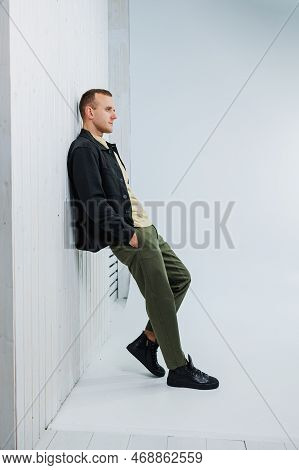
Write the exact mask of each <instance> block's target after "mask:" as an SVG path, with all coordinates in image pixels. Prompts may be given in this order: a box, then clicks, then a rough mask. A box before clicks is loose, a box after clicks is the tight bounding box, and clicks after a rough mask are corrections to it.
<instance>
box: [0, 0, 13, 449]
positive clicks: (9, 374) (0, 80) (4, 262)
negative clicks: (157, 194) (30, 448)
mask: <svg viewBox="0 0 299 470" xmlns="http://www.w3.org/2000/svg"><path fill="white" fill-rule="evenodd" d="M8 8H9V5H8V0H5V1H4V2H3V3H2V4H0V84H1V86H0V103H1V106H0V254H1V262H0V397H1V399H0V449H1V448H3V447H4V443H7V444H6V445H7V447H8V448H10V449H13V448H14V447H15V435H14V433H13V432H12V431H13V429H14V427H15V413H14V410H15V398H16V397H15V380H14V360H15V354H14V318H13V312H12V310H13V267H12V219H11V217H12V214H11V206H12V193H11V158H10V157H11V138H10V137H11V136H10V57H9V16H8Z"/></svg>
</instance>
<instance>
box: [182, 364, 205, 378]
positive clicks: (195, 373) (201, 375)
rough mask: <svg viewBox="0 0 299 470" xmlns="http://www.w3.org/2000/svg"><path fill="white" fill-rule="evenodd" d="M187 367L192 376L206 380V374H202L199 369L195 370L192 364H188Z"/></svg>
mask: <svg viewBox="0 0 299 470" xmlns="http://www.w3.org/2000/svg"><path fill="white" fill-rule="evenodd" d="M187 367H188V368H189V369H190V370H191V374H192V375H194V376H199V377H205V378H208V377H209V376H208V374H206V373H205V372H203V371H202V370H200V369H197V368H196V367H195V366H194V365H193V364H192V363H190V362H188V364H187Z"/></svg>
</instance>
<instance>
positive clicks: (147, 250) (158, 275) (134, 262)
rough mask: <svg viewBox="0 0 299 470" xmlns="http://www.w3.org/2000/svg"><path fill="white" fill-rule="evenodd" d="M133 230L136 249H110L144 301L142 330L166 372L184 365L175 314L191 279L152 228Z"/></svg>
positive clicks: (121, 246) (184, 360) (179, 261)
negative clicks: (145, 318)
mask: <svg viewBox="0 0 299 470" xmlns="http://www.w3.org/2000/svg"><path fill="white" fill-rule="evenodd" d="M135 230H136V236H137V238H138V248H134V247H132V246H131V245H120V244H119V245H111V246H110V248H111V250H112V252H113V253H114V254H115V256H116V257H117V258H118V259H119V260H120V261H121V262H122V263H123V264H125V265H126V266H128V268H129V271H130V273H131V274H132V276H133V277H134V279H135V281H136V283H137V285H138V287H139V290H140V292H141V294H142V295H143V297H144V299H145V304H146V311H147V314H148V317H149V321H148V323H147V325H146V327H145V329H147V330H151V331H153V332H154V334H155V336H156V339H157V341H158V343H159V346H160V348H161V352H162V354H163V357H164V360H165V363H166V365H167V367H168V369H175V368H176V367H179V366H182V365H184V364H186V362H187V360H186V357H185V355H184V352H183V351H182V347H181V342H180V334H179V328H178V321H177V311H178V309H179V307H180V305H181V303H182V301H183V299H184V297H185V295H186V292H187V290H188V288H189V285H190V283H191V276H190V273H189V271H188V269H187V268H186V266H184V264H183V263H182V261H181V260H180V259H179V258H178V257H177V255H176V254H175V253H174V251H173V250H172V249H171V247H170V246H169V244H168V243H167V242H166V241H165V240H164V239H163V238H162V236H161V235H160V234H158V231H157V229H156V227H155V226H154V225H150V226H149V227H135Z"/></svg>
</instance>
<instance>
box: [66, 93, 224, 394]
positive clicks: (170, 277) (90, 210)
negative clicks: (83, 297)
mask: <svg viewBox="0 0 299 470" xmlns="http://www.w3.org/2000/svg"><path fill="white" fill-rule="evenodd" d="M79 109H80V114H81V116H82V120H83V128H82V129H81V132H80V134H79V135H78V137H77V138H76V139H75V140H74V141H73V142H72V144H71V146H70V149H69V153H68V161H67V166H68V175H69V179H70V192H71V196H72V200H73V201H74V203H75V204H74V207H75V208H76V220H75V228H76V235H75V237H76V238H75V239H76V247H77V248H78V249H81V250H88V251H92V252H97V251H99V250H101V249H102V248H104V247H106V246H109V247H110V248H111V250H112V252H113V253H114V254H115V256H116V257H117V258H118V259H119V260H120V261H121V262H122V263H124V264H125V265H126V266H128V269H129V271H130V272H131V274H132V276H133V277H134V279H135V281H136V282H137V285H138V287H139V289H140V292H141V293H142V295H143V296H144V298H145V303H146V311H147V314H148V316H149V321H148V323H147V325H146V327H145V329H144V331H142V333H141V334H140V336H139V337H138V338H137V339H136V340H135V341H133V342H132V343H130V344H129V345H128V346H127V350H128V351H129V352H130V353H131V354H133V356H134V357H136V358H137V359H138V360H139V361H140V362H141V363H142V364H143V365H144V366H145V367H146V368H147V369H148V370H149V371H150V372H151V373H152V374H153V375H155V376H158V377H162V376H164V375H165V370H164V369H163V367H161V366H160V365H159V364H158V361H157V349H158V347H159V346H160V348H161V351H162V354H163V357H164V360H165V363H166V365H167V367H168V369H169V371H168V377H167V385H169V386H172V387H186V388H194V389H201V390H208V389H214V388H217V387H218V386H219V382H218V380H217V379H216V378H215V377H212V376H209V375H208V374H206V373H204V372H202V371H200V370H199V369H196V368H195V367H194V365H193V362H192V358H191V356H190V355H189V354H188V359H186V357H185V355H184V353H183V351H182V348H181V343H180V335H179V329H178V322H177V315H176V314H177V311H178V309H179V307H180V305H181V303H182V301H183V299H184V297H185V295H186V292H187V290H188V287H189V285H190V282H191V277H190V273H189V271H188V270H187V268H186V267H185V266H184V264H183V263H182V262H181V260H180V259H179V258H178V257H177V256H176V254H175V253H174V251H173V250H172V249H171V247H170V246H169V244H168V243H167V242H166V241H165V240H164V239H163V238H162V236H161V235H160V234H159V233H158V231H157V229H156V227H155V226H154V225H153V224H152V222H151V220H150V219H149V217H148V215H147V214H146V212H145V210H144V209H143V207H142V205H141V204H140V202H139V201H138V199H137V197H136V195H135V194H134V193H133V191H132V188H131V186H130V185H129V178H128V174H127V171H126V167H125V164H124V163H123V161H122V159H121V157H120V155H119V152H118V150H117V147H116V145H115V144H111V143H109V142H106V141H105V140H104V138H103V134H110V133H111V132H112V131H113V122H114V120H115V119H117V116H116V113H115V106H114V102H113V98H112V94H111V93H110V92H109V91H107V90H102V89H92V90H89V91H87V92H86V93H84V94H83V95H82V97H81V100H80V105H79Z"/></svg>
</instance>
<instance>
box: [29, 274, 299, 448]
mask: <svg viewBox="0 0 299 470" xmlns="http://www.w3.org/2000/svg"><path fill="white" fill-rule="evenodd" d="M220 298H221V293H220ZM187 312H188V314H189V316H190V315H191V317H192V316H194V324H195V325H196V319H195V312H197V313H196V315H198V312H200V305H199V304H198V303H197V302H195V301H194V295H193V294H191V293H190V294H188V296H187V297H186V300H185V302H184V307H183V308H182V310H181V311H180V312H179V315H180V317H179V323H180V326H181V334H182V344H183V349H184V352H185V354H187V353H190V354H191V356H192V358H193V362H194V364H195V365H196V366H197V367H198V368H200V369H202V370H204V371H205V372H208V373H210V374H211V375H214V376H216V377H218V379H219V381H220V387H219V388H218V389H216V390H211V391H200V390H191V389H175V388H171V387H168V386H167V385H166V376H165V377H163V378H156V377H154V376H152V375H151V374H150V373H149V372H148V371H147V370H146V369H145V368H144V367H143V366H142V365H141V364H140V363H139V362H138V361H137V360H136V359H135V358H134V357H132V356H131V355H130V353H129V352H128V351H127V350H126V345H127V344H128V343H129V342H131V341H132V340H133V339H135V338H136V337H137V336H138V335H139V334H140V333H141V331H142V329H143V328H144V326H145V324H146V321H147V315H146V312H145V307H144V300H143V298H142V297H141V295H140V294H139V291H138V288H137V285H136V283H135V281H134V280H132V279H131V292H130V296H129V299H128V302H127V304H126V305H124V306H123V305H120V306H119V307H118V309H117V311H115V313H114V314H113V318H112V337H111V339H110V340H109V341H108V342H107V343H106V344H105V345H104V348H103V350H102V353H101V356H100V357H99V358H98V359H97V360H95V361H94V362H93V363H92V364H91V365H90V366H89V368H88V369H87V371H86V373H85V374H84V375H83V377H82V378H81V379H80V381H79V382H78V383H77V385H76V386H75V387H74V389H73V391H72V392H71V394H70V396H69V397H68V399H67V400H66V401H65V402H64V404H63V406H62V408H61V409H60V411H59V412H58V414H57V416H56V417H55V419H54V420H53V421H52V422H51V424H50V426H49V428H48V430H47V431H46V433H45V435H44V436H43V437H42V439H41V441H40V442H39V443H38V446H37V448H47V447H48V448H56V449H59V448H69V449H76V448H78V449H81V448H82V449H84V448H85V449H87V448H90V449H92V448H97V449H109V448H110V449H113V448H114V449H126V448H128V449H167V448H168V449H176V448H185V449H188V448H189V449H190V448H192V449H195V448H197V449H206V448H207V449H211V448H213V449H217V448H219V449H223V448H224V449H261V448H269V449H294V444H295V445H296V446H297V447H298V445H299V439H298V435H294V434H293V435H291V434H289V433H288V430H287V427H286V425H285V417H284V416H281V415H280V416H279V413H277V410H274V409H273V407H272V408H271V410H272V412H271V411H270V409H269V406H270V407H271V405H272V406H273V404H272V402H273V400H272V401H270V402H268V401H267V403H268V405H269V406H267V405H266V403H265V401H264V400H263V399H262V398H261V396H260V394H259V393H258V392H257V389H256V388H255V387H254V386H253V384H252V383H251V381H250V380H249V378H248V376H247V375H246V373H245V372H244V370H243V369H242V367H241V366H240V364H239V363H238V361H237V360H236V359H235V357H234V355H233V354H232V351H231V350H230V349H229V348H228V347H227V345H226V344H225V342H224V341H222V340H219V333H218V332H217V331H216V329H215V328H213V326H211V323H210V322H208V321H207V320H205V318H206V317H205V314H204V313H203V312H202V314H201V320H200V322H201V323H202V325H201V331H202V333H201V335H199V333H198V332H197V331H198V330H197V331H196V328H197V327H194V329H190V328H187V324H188V325H189V322H190V318H186V316H187ZM191 330H192V331H191ZM186 344H187V346H186ZM159 362H160V363H161V364H162V365H163V366H164V367H166V366H165V362H164V360H163V357H162V355H161V352H160V350H159ZM166 370H167V369H166ZM246 370H248V369H246ZM250 372H251V377H252V376H253V377H252V378H253V380H255V381H258V377H259V375H258V374H253V373H252V370H251V371H250ZM254 383H256V382H254ZM257 387H259V390H262V391H263V392H264V395H263V396H264V397H265V394H266V393H265V387H264V384H263V383H258V384H257ZM265 398H266V397H265ZM281 400H282V401H283V402H285V398H284V397H281ZM296 412H297V413H298V411H296ZM275 416H276V418H277V419H276V418H275ZM278 421H279V422H278ZM289 438H291V439H289ZM292 441H293V442H292ZM76 446H77V447H76Z"/></svg>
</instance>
